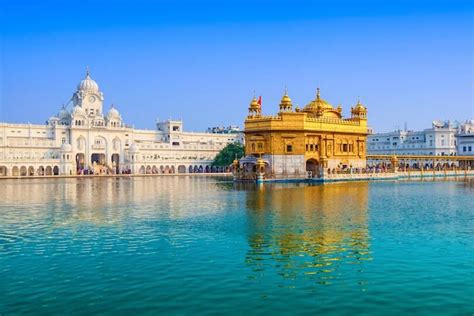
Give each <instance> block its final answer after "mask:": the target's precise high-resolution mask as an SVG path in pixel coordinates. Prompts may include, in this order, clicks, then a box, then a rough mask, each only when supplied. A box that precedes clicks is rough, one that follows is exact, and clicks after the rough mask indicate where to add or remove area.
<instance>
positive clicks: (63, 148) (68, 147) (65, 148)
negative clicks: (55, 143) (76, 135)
mask: <svg viewBox="0 0 474 316" xmlns="http://www.w3.org/2000/svg"><path fill="white" fill-rule="evenodd" d="M61 151H72V146H71V144H66V143H64V144H62V145H61Z"/></svg>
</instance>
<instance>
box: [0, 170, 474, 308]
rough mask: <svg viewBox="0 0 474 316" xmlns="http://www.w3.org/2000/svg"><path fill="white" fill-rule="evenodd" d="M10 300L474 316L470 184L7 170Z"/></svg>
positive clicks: (5, 239)
mask: <svg viewBox="0 0 474 316" xmlns="http://www.w3.org/2000/svg"><path fill="white" fill-rule="evenodd" d="M0 293H1V294H0V314H1V315H11V314H22V313H23V314H44V315H50V314H62V315H66V314H67V315H69V314H70V315H73V314H84V315H87V314H97V313H101V314H117V313H119V314H132V313H134V314H150V315H151V314H153V315H155V314H157V313H162V314H180V315H181V314H214V315H217V314H223V313H226V314H244V313H246V314H260V315H267V314H270V313H271V314H290V313H291V314H307V315H314V314H316V313H318V314H322V313H323V314H338V315H354V314H366V315H382V314H383V315H390V314H393V315H396V314H398V315H400V314H402V313H403V314H407V313H409V314H415V313H417V314H427V315H451V314H452V315H472V314H473V313H474V299H473V298H474V183H473V182H469V181H437V182H430V181H428V182H372V183H365V182H357V183H355V182H354V183H338V184H328V185H324V186H322V185H313V186H309V185H296V184H279V185H276V184H275V185H264V186H260V187H257V186H256V185H254V184H248V185H243V184H241V185H233V184H232V183H231V182H229V181H228V179H225V178H198V177H182V178H177V177H176V178H174V177H159V178H123V179H113V178H107V179H105V178H104V179H77V180H76V179H55V180H47V179H37V180H23V181H15V180H11V181H10V180H4V181H2V182H0Z"/></svg>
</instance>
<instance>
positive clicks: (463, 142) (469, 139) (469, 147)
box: [456, 120, 474, 156]
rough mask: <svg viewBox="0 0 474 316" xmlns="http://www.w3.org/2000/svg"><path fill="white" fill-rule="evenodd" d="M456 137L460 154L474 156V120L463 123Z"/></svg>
mask: <svg viewBox="0 0 474 316" xmlns="http://www.w3.org/2000/svg"><path fill="white" fill-rule="evenodd" d="M456 138H457V144H458V155H460V156H474V120H470V121H467V122H465V123H463V124H461V126H460V127H459V132H458V134H457V135H456Z"/></svg>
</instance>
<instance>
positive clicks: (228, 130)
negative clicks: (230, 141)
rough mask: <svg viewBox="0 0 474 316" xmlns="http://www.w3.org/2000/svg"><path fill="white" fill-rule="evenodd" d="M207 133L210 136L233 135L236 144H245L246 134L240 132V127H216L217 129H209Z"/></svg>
mask: <svg viewBox="0 0 474 316" xmlns="http://www.w3.org/2000/svg"><path fill="white" fill-rule="evenodd" d="M206 132H207V133H210V134H224V135H226V134H231V135H233V136H234V137H235V142H236V143H240V144H243V143H244V132H243V131H241V130H240V127H238V126H233V125H230V126H227V127H221V126H216V127H209V128H208V129H207V130H206Z"/></svg>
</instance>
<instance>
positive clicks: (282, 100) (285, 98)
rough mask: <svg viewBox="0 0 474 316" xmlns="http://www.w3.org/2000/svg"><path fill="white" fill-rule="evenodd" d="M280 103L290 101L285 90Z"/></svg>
mask: <svg viewBox="0 0 474 316" xmlns="http://www.w3.org/2000/svg"><path fill="white" fill-rule="evenodd" d="M280 103H281V104H288V103H291V98H290V97H289V96H288V94H287V93H286V92H285V95H284V96H283V97H282V98H281V102H280Z"/></svg>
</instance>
